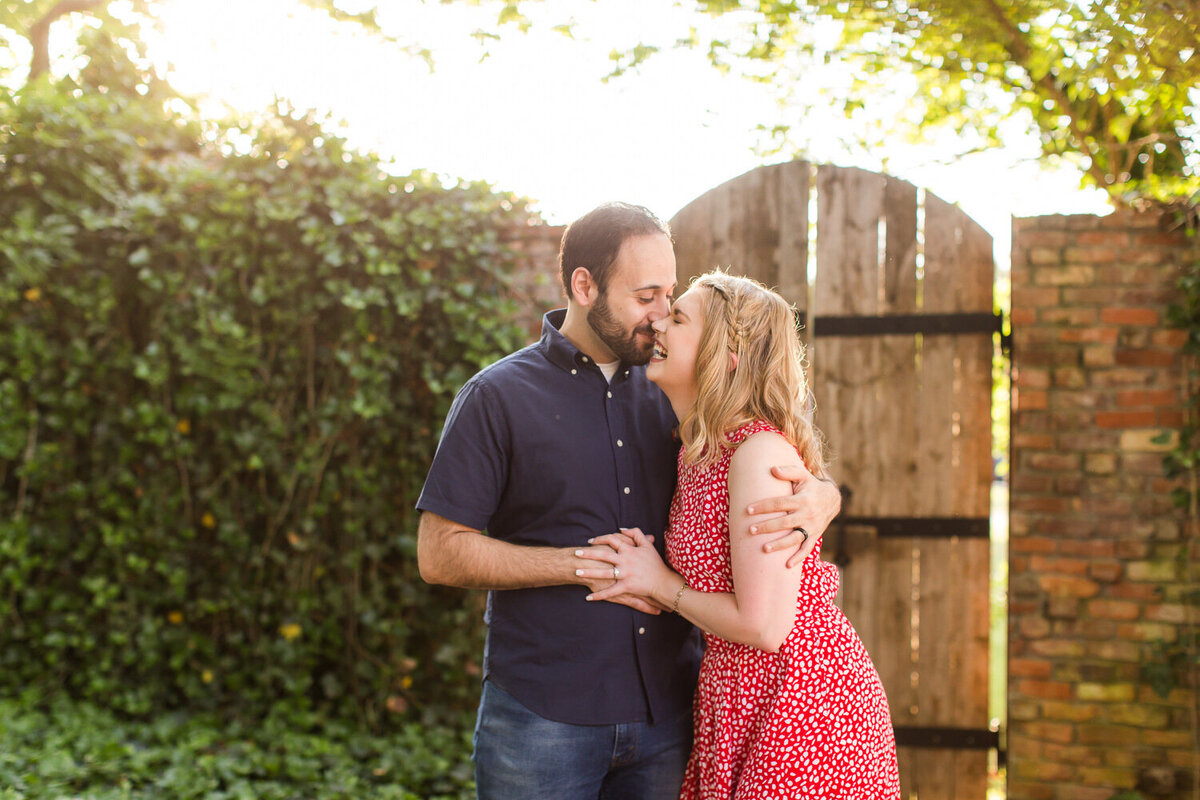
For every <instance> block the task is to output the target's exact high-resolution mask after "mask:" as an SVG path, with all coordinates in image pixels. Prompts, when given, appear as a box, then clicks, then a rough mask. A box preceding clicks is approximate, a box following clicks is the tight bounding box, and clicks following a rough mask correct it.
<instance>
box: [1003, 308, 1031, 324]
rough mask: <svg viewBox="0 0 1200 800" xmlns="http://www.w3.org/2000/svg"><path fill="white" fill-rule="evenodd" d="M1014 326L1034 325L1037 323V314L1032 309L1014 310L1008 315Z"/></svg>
mask: <svg viewBox="0 0 1200 800" xmlns="http://www.w3.org/2000/svg"><path fill="white" fill-rule="evenodd" d="M1008 318H1009V319H1010V320H1011V321H1012V324H1013V325H1014V326H1016V325H1032V324H1033V323H1034V322H1036V321H1037V312H1036V311H1034V310H1033V309H1031V308H1014V309H1013V310H1012V311H1011V312H1010V313H1009V315H1008Z"/></svg>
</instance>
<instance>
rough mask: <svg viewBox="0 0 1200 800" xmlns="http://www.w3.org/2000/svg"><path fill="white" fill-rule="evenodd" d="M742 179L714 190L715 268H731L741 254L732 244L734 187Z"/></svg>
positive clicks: (713, 234) (713, 252)
mask: <svg viewBox="0 0 1200 800" xmlns="http://www.w3.org/2000/svg"><path fill="white" fill-rule="evenodd" d="M738 180H741V178H737V179H735V180H732V181H728V182H726V183H723V184H721V185H720V186H718V187H717V188H716V189H713V190H712V192H711V194H712V253H711V256H710V257H711V259H712V262H713V263H712V264H711V265H709V269H712V268H713V267H722V268H729V267H730V266H732V264H733V261H734V259H736V258H737V257H738V256H739V255H740V253H739V252H736V250H737V249H738V244H737V243H734V242H731V241H730V237H731V236H732V235H733V202H734V201H733V193H734V185H735V184H736V183H737V181H738Z"/></svg>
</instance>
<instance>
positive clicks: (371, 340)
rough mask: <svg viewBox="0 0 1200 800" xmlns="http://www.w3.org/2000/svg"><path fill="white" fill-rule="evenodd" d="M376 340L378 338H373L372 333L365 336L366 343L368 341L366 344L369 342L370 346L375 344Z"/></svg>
mask: <svg viewBox="0 0 1200 800" xmlns="http://www.w3.org/2000/svg"><path fill="white" fill-rule="evenodd" d="M377 338H378V337H377V336H375V334H373V333H368V334H367V341H368V342H370V343H371V344H375V340H376V339H377Z"/></svg>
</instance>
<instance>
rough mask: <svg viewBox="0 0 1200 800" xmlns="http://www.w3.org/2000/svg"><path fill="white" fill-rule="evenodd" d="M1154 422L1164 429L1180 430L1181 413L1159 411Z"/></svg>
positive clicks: (1181, 424) (1181, 423) (1181, 422)
mask: <svg viewBox="0 0 1200 800" xmlns="http://www.w3.org/2000/svg"><path fill="white" fill-rule="evenodd" d="M1155 421H1156V423H1157V424H1159V425H1162V426H1163V427H1165V428H1182V427H1183V412H1182V411H1165V410H1160V411H1159V412H1158V414H1157V415H1156V416H1155Z"/></svg>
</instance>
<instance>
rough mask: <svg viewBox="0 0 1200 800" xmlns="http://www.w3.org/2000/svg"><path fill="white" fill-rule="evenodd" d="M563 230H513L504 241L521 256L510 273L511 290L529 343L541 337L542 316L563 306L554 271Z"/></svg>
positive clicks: (537, 227) (555, 227)
mask: <svg viewBox="0 0 1200 800" xmlns="http://www.w3.org/2000/svg"><path fill="white" fill-rule="evenodd" d="M564 230H566V226H565V225H534V226H530V227H523V228H515V229H514V230H513V231H511V233H510V235H509V237H508V240H507V244H509V245H511V246H512V247H514V248H515V249H516V250H517V251H518V252H519V253H520V254H521V258H519V259H518V262H517V265H516V269H514V271H513V273H512V279H513V281H512V291H513V293H514V294H515V295H516V300H517V303H518V305H519V306H520V308H521V311H520V314H521V316H522V319H524V318H526V317H528V319H529V338H530V341H533V340H535V339H537V338H538V337H540V336H541V334H542V315H543V314H545V313H546V312H547V311H549V310H550V309H552V308H562V307H564V306H566V304H567V301H566V297H565V296H564V294H563V288H562V278H561V277H560V274H559V269H558V246H559V243H560V242H561V241H562V235H563V231H564Z"/></svg>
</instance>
